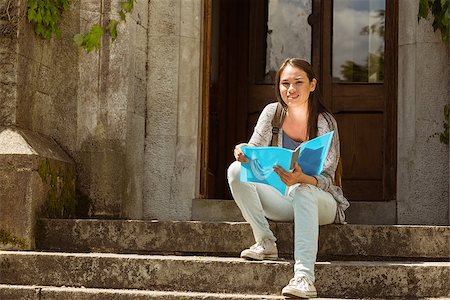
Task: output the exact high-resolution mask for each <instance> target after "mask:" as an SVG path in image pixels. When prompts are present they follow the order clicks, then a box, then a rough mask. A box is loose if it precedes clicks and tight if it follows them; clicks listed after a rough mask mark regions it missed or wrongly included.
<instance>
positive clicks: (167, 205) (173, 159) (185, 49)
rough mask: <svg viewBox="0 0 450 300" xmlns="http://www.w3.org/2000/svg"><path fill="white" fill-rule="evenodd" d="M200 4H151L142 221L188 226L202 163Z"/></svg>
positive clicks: (197, 0) (169, 0)
mask: <svg viewBox="0 0 450 300" xmlns="http://www.w3.org/2000/svg"><path fill="white" fill-rule="evenodd" d="M201 21H202V1H201V0H158V1H150V7H149V32H148V50H149V51H148V73H147V74H148V81H147V131H146V133H147V135H146V140H145V145H146V148H145V181H144V187H145V190H144V218H146V219H160V220H188V219H190V217H191V207H192V200H193V199H194V198H195V192H196V186H197V180H198V178H199V176H198V174H197V171H196V170H197V163H198V158H197V156H198V149H199V146H198V138H199V134H198V131H199V125H198V124H199V119H198V116H199V109H200V88H201V81H200V66H201V64H200V62H201Z"/></svg>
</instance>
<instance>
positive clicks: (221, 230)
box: [38, 219, 450, 261]
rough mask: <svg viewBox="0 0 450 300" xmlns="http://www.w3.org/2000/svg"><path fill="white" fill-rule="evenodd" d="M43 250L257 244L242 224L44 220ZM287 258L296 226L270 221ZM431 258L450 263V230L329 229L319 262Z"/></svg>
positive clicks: (324, 230)
mask: <svg viewBox="0 0 450 300" xmlns="http://www.w3.org/2000/svg"><path fill="white" fill-rule="evenodd" d="M41 221H42V222H40V223H41V224H42V226H43V227H42V228H41V229H40V231H41V232H42V236H41V238H40V239H39V241H38V249H41V250H50V251H76V252H96V251H98V252H113V253H165V254H183V253H185V254H195V253H197V254H204V253H209V255H211V254H214V255H232V256H238V254H239V253H240V252H241V251H242V250H243V249H245V248H247V247H248V246H250V245H252V244H253V243H254V239H253V234H252V232H251V228H250V226H249V225H248V224H247V223H243V222H239V223H238V222H198V221H190V222H159V221H130V220H128V221H123V220H80V219H78V220H73V219H66V220H62V219H59V220H58V219H42V220H41ZM271 227H272V230H273V232H274V234H275V236H276V237H277V238H278V241H277V243H278V249H279V252H280V255H281V256H283V257H292V253H293V233H294V231H293V224H292V223H271ZM330 257H340V259H345V257H351V258H352V259H355V258H356V257H357V258H358V260H364V259H366V260H367V259H371V258H374V257H384V258H386V257H389V258H415V259H419V258H427V259H440V260H449V261H450V226H406V225H350V224H347V225H336V224H333V225H326V226H321V227H320V236H319V258H322V259H323V258H330Z"/></svg>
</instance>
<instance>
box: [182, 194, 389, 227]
mask: <svg viewBox="0 0 450 300" xmlns="http://www.w3.org/2000/svg"><path fill="white" fill-rule="evenodd" d="M350 204H351V205H350V207H349V208H348V209H347V211H346V212H345V214H346V219H347V222H348V223H351V224H378V225H392V224H397V207H396V205H397V204H396V202H395V201H389V202H360V201H358V202H355V201H350ZM191 219H192V220H195V221H214V222H242V221H244V218H243V217H242V214H241V211H240V210H239V208H238V207H237V206H236V204H235V202H234V201H233V200H218V199H194V200H192V216H191Z"/></svg>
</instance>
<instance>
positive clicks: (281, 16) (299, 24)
mask: <svg viewBox="0 0 450 300" xmlns="http://www.w3.org/2000/svg"><path fill="white" fill-rule="evenodd" d="M268 2H269V9H268V21H267V29H268V30H267V49H266V74H268V73H272V72H275V71H276V70H277V69H278V67H279V65H280V64H281V63H282V62H283V60H284V59H285V58H286V57H300V58H304V59H306V60H308V61H311V26H309V24H308V16H309V15H310V14H311V12H312V0H269V1H268Z"/></svg>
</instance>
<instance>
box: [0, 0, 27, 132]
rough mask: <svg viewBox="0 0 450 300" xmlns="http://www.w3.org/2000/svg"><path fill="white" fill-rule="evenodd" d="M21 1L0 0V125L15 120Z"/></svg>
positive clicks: (21, 14) (21, 15)
mask: <svg viewBox="0 0 450 300" xmlns="http://www.w3.org/2000/svg"><path fill="white" fill-rule="evenodd" d="M21 2H23V1H17V0H0V70H1V72H0V99H1V100H2V101H0V125H10V124H14V123H15V121H16V112H15V106H16V98H17V76H16V75H17V28H18V25H19V19H20V18H21V17H22V18H23V15H24V14H23V9H22V11H21V10H19V6H21ZM22 7H23V5H22Z"/></svg>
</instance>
